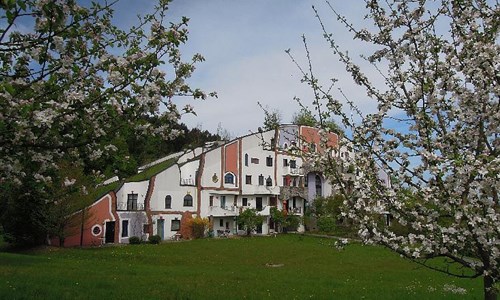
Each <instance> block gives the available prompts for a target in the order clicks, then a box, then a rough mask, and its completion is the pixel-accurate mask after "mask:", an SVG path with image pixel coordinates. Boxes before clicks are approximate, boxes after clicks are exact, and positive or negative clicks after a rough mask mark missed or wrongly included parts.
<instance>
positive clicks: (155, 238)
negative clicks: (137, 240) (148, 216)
mask: <svg viewBox="0 0 500 300" xmlns="http://www.w3.org/2000/svg"><path fill="white" fill-rule="evenodd" d="M149 242H150V243H151V244H156V245H157V244H159V243H161V236H159V235H152V236H150V237H149Z"/></svg>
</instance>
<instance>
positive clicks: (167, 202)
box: [165, 195, 172, 209]
mask: <svg viewBox="0 0 500 300" xmlns="http://www.w3.org/2000/svg"><path fill="white" fill-rule="evenodd" d="M170 208H172V196H170V195H166V196H165V209H170Z"/></svg>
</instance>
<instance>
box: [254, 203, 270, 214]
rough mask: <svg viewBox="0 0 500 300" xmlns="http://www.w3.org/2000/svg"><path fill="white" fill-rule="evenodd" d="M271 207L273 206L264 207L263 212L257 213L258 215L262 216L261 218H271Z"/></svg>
mask: <svg viewBox="0 0 500 300" xmlns="http://www.w3.org/2000/svg"><path fill="white" fill-rule="evenodd" d="M271 207H272V206H270V205H268V206H264V207H263V208H262V210H259V211H257V214H258V215H261V216H269V215H271Z"/></svg>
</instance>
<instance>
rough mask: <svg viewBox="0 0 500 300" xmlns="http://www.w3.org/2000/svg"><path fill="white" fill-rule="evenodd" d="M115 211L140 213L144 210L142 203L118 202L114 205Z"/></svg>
mask: <svg viewBox="0 0 500 300" xmlns="http://www.w3.org/2000/svg"><path fill="white" fill-rule="evenodd" d="M116 210H122V211H142V210H144V203H133V204H128V203H126V202H118V203H117V204H116Z"/></svg>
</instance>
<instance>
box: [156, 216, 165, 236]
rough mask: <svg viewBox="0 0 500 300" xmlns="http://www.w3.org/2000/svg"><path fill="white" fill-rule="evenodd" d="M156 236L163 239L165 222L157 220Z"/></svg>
mask: <svg viewBox="0 0 500 300" xmlns="http://www.w3.org/2000/svg"><path fill="white" fill-rule="evenodd" d="M156 234H157V235H159V236H160V237H161V239H162V240H163V239H165V220H163V219H158V221H157V225H156Z"/></svg>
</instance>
